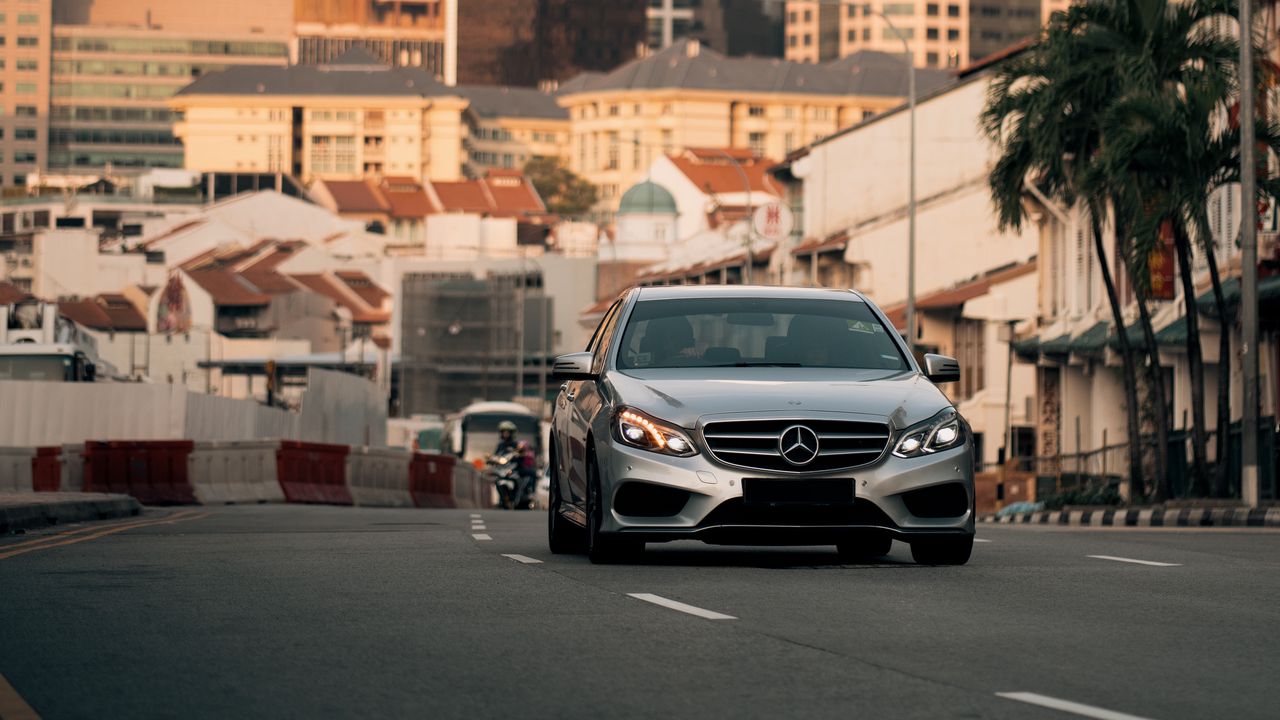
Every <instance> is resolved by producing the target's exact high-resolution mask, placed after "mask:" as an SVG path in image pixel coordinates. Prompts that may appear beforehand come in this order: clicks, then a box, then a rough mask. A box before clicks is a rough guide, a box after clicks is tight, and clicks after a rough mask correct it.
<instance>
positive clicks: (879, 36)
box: [786, 0, 1041, 68]
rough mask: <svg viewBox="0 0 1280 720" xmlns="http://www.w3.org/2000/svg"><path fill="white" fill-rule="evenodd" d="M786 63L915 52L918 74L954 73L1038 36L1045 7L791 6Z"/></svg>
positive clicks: (970, 3)
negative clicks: (923, 69) (933, 71)
mask: <svg viewBox="0 0 1280 720" xmlns="http://www.w3.org/2000/svg"><path fill="white" fill-rule="evenodd" d="M786 8H787V9H786V45H787V49H786V57H787V59H789V60H796V61H798V62H824V61H827V60H831V59H833V58H837V57H846V56H848V55H851V54H853V53H856V52H858V51H860V50H877V51H880V52H887V53H897V54H902V53H906V52H908V51H909V52H910V54H911V56H912V58H913V62H914V63H915V64H916V66H918V67H934V68H955V67H960V66H962V65H967V64H969V63H970V62H971V61H973V60H977V59H979V58H983V57H986V56H988V55H991V54H993V53H996V52H999V51H1000V50H1003V49H1004V48H1006V47H1008V46H1010V45H1013V44H1015V43H1017V42H1018V41H1020V40H1023V39H1025V38H1027V37H1029V36H1031V35H1034V34H1035V33H1036V31H1037V30H1038V29H1039V27H1040V15H1041V3H1040V0H872V1H871V2H862V0H839V2H838V3H833V2H829V1H823V2H819V1H818V0H792V1H790V2H788V3H787V6H786Z"/></svg>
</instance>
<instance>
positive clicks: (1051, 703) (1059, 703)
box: [996, 692, 1146, 720]
mask: <svg viewBox="0 0 1280 720" xmlns="http://www.w3.org/2000/svg"><path fill="white" fill-rule="evenodd" d="M996 695H997V696H998V697H1002V698H1004V699H1006V700H1017V701H1018V702H1024V703H1028V704H1030V705H1039V706H1040V707H1046V708H1050V709H1051V710H1060V711H1062V712H1067V713H1072V714H1074V715H1081V716H1083V717H1088V718H1097V720H1146V718H1142V717H1139V716H1137V715H1130V714H1128V713H1122V712H1116V711H1115V710H1107V709H1105V708H1100V707H1093V706H1092V705H1084V704H1082V703H1077V702H1071V701H1070V700H1059V699H1058V698H1052V697H1049V696H1048V695H1037V694H1036V693H1030V692H1000V693H996Z"/></svg>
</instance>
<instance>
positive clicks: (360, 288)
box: [334, 270, 391, 310]
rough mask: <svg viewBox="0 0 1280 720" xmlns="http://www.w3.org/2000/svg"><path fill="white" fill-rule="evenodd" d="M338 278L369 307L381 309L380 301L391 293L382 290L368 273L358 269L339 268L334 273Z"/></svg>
mask: <svg viewBox="0 0 1280 720" xmlns="http://www.w3.org/2000/svg"><path fill="white" fill-rule="evenodd" d="M334 275H337V276H338V279H339V280H341V281H342V282H344V283H346V285H347V287H349V288H351V292H353V293H355V294H356V295H359V296H360V299H361V300H363V301H364V302H365V303H366V304H368V305H369V307H371V308H374V309H377V310H381V309H382V303H383V302H384V301H386V299H387V298H389V297H391V293H389V292H387V291H386V290H383V289H382V288H381V287H380V286H379V285H378V284H377V283H375V282H374V281H373V280H372V279H371V278H370V277H369V276H368V275H365V274H364V273H362V272H360V271H359V270H339V271H337V272H335V273H334Z"/></svg>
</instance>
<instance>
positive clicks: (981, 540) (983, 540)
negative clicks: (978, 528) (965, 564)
mask: <svg viewBox="0 0 1280 720" xmlns="http://www.w3.org/2000/svg"><path fill="white" fill-rule="evenodd" d="M973 541H974V542H991V541H990V540H987V539H984V538H974V539H973Z"/></svg>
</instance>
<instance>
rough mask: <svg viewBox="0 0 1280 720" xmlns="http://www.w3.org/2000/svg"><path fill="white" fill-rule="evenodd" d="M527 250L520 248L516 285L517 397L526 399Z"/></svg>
mask: <svg viewBox="0 0 1280 720" xmlns="http://www.w3.org/2000/svg"><path fill="white" fill-rule="evenodd" d="M524 257H525V250H524V246H523V245H521V246H520V278H519V280H518V284H517V285H516V332H517V333H519V335H518V337H517V339H516V397H524V285H525V280H526V279H527V277H528V276H527V275H526V274H525V273H526V270H525V262H524Z"/></svg>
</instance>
